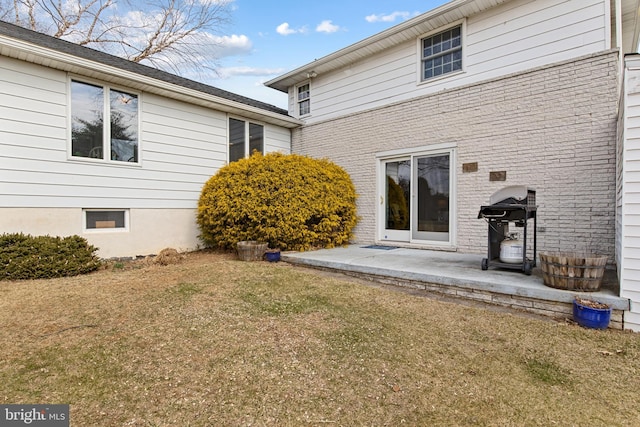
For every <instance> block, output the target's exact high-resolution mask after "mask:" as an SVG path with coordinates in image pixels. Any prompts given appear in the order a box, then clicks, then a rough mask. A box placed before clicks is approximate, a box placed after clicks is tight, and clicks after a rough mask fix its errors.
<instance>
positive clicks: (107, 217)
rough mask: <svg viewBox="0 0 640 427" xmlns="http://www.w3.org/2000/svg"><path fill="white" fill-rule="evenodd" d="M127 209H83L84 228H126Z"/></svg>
mask: <svg viewBox="0 0 640 427" xmlns="http://www.w3.org/2000/svg"><path fill="white" fill-rule="evenodd" d="M128 213H129V212H128V211H127V210H89V209H86V210H84V218H85V220H84V228H85V230H102V229H111V230H114V229H120V230H126V229H128V228H129V227H128V222H129V215H128Z"/></svg>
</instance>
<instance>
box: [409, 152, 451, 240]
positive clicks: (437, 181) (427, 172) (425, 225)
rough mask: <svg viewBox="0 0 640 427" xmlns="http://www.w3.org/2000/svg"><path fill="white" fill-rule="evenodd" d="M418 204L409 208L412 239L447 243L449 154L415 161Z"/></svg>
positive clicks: (419, 158)
mask: <svg viewBox="0 0 640 427" xmlns="http://www.w3.org/2000/svg"><path fill="white" fill-rule="evenodd" d="M414 166H415V169H414V171H413V177H414V185H415V186H416V188H415V191H416V195H417V197H416V199H417V203H415V204H414V206H413V207H412V208H413V209H412V214H413V215H412V218H413V220H412V223H411V225H412V227H411V229H412V238H413V239H416V240H433V241H440V242H448V241H449V227H450V204H451V203H450V197H449V195H450V183H451V179H450V155H449V154H443V155H436V156H423V157H416V158H414Z"/></svg>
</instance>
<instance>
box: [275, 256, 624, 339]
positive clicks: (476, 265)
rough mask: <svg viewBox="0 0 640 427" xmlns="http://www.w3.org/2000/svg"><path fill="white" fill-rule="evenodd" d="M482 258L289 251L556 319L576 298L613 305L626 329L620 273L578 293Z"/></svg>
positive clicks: (311, 261) (326, 265) (616, 323)
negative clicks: (485, 265) (490, 264)
mask: <svg viewBox="0 0 640 427" xmlns="http://www.w3.org/2000/svg"><path fill="white" fill-rule="evenodd" d="M482 258H483V255H473V254H460V253H456V252H442V251H429V250H422V249H408V248H398V247H383V246H376V245H351V246H348V247H340V248H334V249H322V250H317V251H310V252H286V253H283V254H282V260H283V261H286V262H289V263H291V264H297V265H302V266H307V267H313V268H319V269H326V270H332V271H337V272H341V273H344V274H348V275H352V276H356V277H359V278H364V279H368V280H372V281H375V282H379V283H384V284H388V285H395V286H402V287H409V288H411V289H414V290H418V291H422V292H424V293H425V294H431V295H440V296H446V297H450V298H462V299H466V300H472V301H476V302H482V303H486V304H494V305H498V306H503V307H509V308H511V309H516V310H522V311H526V312H529V313H535V314H538V315H544V316H547V317H552V318H555V319H570V318H572V310H573V307H572V303H573V299H574V298H575V297H576V296H580V297H583V298H589V299H592V300H596V301H599V302H603V303H606V304H609V305H610V306H611V307H612V308H613V313H612V316H611V322H610V325H609V327H610V328H615V329H621V328H622V326H623V321H624V319H623V314H624V310H628V309H629V300H628V299H626V298H621V297H619V296H618V291H617V290H618V283H617V277H616V274H615V271H613V270H607V271H606V272H605V279H604V281H603V284H602V287H601V289H600V290H599V291H598V292H574V291H567V290H562V289H555V288H551V287H548V286H546V285H544V283H543V279H542V273H541V271H540V268H539V267H536V268H534V270H533V274H532V275H531V276H526V275H525V274H524V273H522V272H519V271H515V270H500V269H496V268H493V267H491V268H489V270H486V271H483V270H481V268H480V266H481V262H482Z"/></svg>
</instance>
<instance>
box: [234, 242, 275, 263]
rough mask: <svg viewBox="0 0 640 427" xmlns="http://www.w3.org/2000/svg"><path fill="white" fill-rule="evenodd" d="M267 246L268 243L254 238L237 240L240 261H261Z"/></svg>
mask: <svg viewBox="0 0 640 427" xmlns="http://www.w3.org/2000/svg"><path fill="white" fill-rule="evenodd" d="M268 246H269V244H268V243H262V242H257V241H255V240H244V241H242V242H238V258H240V259H241V260H242V261H261V260H262V257H263V256H264V253H265V251H266V250H267V247H268Z"/></svg>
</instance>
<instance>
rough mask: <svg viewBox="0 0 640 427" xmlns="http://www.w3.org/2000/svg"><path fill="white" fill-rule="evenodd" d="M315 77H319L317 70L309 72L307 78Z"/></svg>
mask: <svg viewBox="0 0 640 427" xmlns="http://www.w3.org/2000/svg"><path fill="white" fill-rule="evenodd" d="M314 77H318V73H316V72H315V71H309V72H307V78H308V79H313V78H314Z"/></svg>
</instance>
